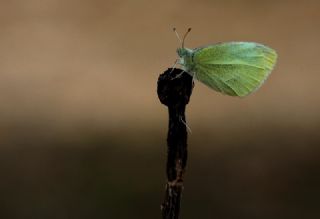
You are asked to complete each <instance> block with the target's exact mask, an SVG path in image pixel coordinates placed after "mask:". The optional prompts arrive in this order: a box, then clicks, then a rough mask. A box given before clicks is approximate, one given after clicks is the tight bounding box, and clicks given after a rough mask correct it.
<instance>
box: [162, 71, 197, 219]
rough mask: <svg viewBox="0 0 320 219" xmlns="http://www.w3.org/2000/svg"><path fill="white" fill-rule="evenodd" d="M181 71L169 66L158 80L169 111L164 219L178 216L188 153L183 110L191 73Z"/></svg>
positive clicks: (163, 205) (189, 93) (190, 87)
mask: <svg viewBox="0 0 320 219" xmlns="http://www.w3.org/2000/svg"><path fill="white" fill-rule="evenodd" d="M181 72H182V70H180V69H173V70H172V69H168V70H167V71H166V72H164V73H163V74H161V75H160V76H159V79H158V90H157V91H158V97H159V99H160V101H161V103H163V104H164V105H166V106H167V107H168V111H169V131H168V138H167V145H168V149H167V152H168V153H167V169H166V172H167V180H168V182H167V184H166V191H165V198H164V202H163V204H162V205H161V211H162V218H163V219H178V218H179V212H180V201H181V194H182V190H183V176H184V173H185V168H186V164H187V156H188V151H187V136H188V133H187V127H186V122H185V121H186V120H185V109H186V105H187V104H188V102H189V100H190V96H191V93H192V89H193V80H192V77H191V76H190V75H188V74H187V73H184V74H181ZM179 74H181V75H180V76H179ZM177 76H178V77H177Z"/></svg>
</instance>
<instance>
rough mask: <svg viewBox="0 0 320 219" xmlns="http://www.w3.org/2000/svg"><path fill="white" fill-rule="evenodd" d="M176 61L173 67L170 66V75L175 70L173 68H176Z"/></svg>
mask: <svg viewBox="0 0 320 219" xmlns="http://www.w3.org/2000/svg"><path fill="white" fill-rule="evenodd" d="M178 61H179V60H178V59H176V61H175V62H174V64H173V66H172V68H171V71H170V74H171V73H172V72H173V71H174V69H175V67H176V65H177V63H178Z"/></svg>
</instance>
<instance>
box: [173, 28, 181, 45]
mask: <svg viewBox="0 0 320 219" xmlns="http://www.w3.org/2000/svg"><path fill="white" fill-rule="evenodd" d="M173 32H175V34H176V36H177V38H178V40H179V41H180V43H182V40H181V38H180V36H179V34H178V32H177V29H176V28H175V27H174V28H173Z"/></svg>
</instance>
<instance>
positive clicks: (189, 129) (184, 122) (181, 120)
mask: <svg viewBox="0 0 320 219" xmlns="http://www.w3.org/2000/svg"><path fill="white" fill-rule="evenodd" d="M179 119H180V122H182V123H183V124H184V125H185V126H186V127H187V129H188V131H189V132H190V133H192V131H191V128H190V127H189V126H188V124H187V123H186V121H184V120H183V118H182V116H180V117H179Z"/></svg>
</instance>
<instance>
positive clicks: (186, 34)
mask: <svg viewBox="0 0 320 219" xmlns="http://www.w3.org/2000/svg"><path fill="white" fill-rule="evenodd" d="M190 31H191V28H188V30H187V32H186V33H185V34H184V36H183V39H182V48H184V40H185V39H186V37H187V36H188V33H190Z"/></svg>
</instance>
